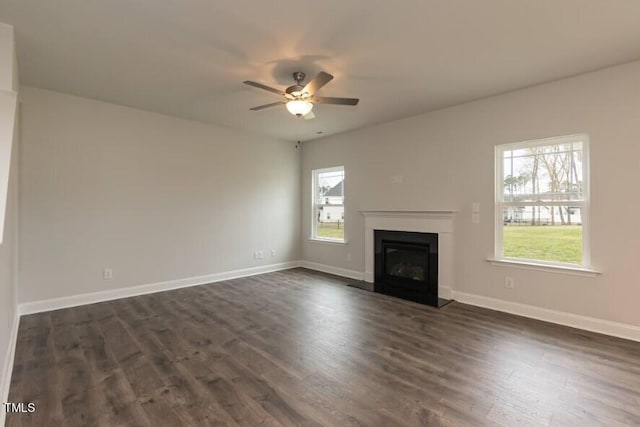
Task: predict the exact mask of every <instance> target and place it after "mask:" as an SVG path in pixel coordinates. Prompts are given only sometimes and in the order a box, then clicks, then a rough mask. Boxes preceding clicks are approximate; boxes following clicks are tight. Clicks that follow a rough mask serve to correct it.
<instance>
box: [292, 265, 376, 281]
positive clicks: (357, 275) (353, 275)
mask: <svg viewBox="0 0 640 427" xmlns="http://www.w3.org/2000/svg"><path fill="white" fill-rule="evenodd" d="M300 267H303V268H308V269H309V270H316V271H321V272H323V273H329V274H335V275H336V276H341V277H347V278H349V279H354V280H364V273H362V272H361V271H356V270H348V269H346V268H340V267H334V266H332V265H326V264H319V263H317V262H311V261H302V262H301V263H300Z"/></svg>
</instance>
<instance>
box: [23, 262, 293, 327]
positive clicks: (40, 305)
mask: <svg viewBox="0 0 640 427" xmlns="http://www.w3.org/2000/svg"><path fill="white" fill-rule="evenodd" d="M300 265H301V262H300V261H288V262H282V263H279V264H269V265H264V266H260V267H251V268H243V269H241V270H231V271H224V272H221V273H213V274H207V275H204V276H197V277H188V278H186V279H178V280H168V281H166V282H158V283H151V284H147V285H139V286H131V287H127V288H118V289H112V290H108V291H100V292H92V293H88V294H80V295H72V296H68V297H61V298H52V299H47V300H41V301H33V302H26V303H22V304H19V306H18V311H19V313H20V315H25V314H34V313H41V312H44V311H51V310H58V309H61V308H68V307H76V306H79V305H86V304H94V303H97V302H103V301H110V300H114V299H119V298H127V297H133V296H136V295H144V294H152V293H156V292H163V291H169V290H171V289H179V288H186V287H190V286H197V285H205V284H207V283H214V282H220V281H222V280H231V279H237V278H240V277H248V276H255V275H256V274H264V273H270V272H273V271H280V270H288V269H290V268H295V267H300Z"/></svg>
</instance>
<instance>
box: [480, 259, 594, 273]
mask: <svg viewBox="0 0 640 427" xmlns="http://www.w3.org/2000/svg"><path fill="white" fill-rule="evenodd" d="M487 261H489V262H490V263H491V264H493V265H497V266H500V267H514V268H522V269H525V270H537V271H546V272H549V273H561V274H571V275H573V276H583V277H597V276H599V275H600V274H602V272H600V271H597V270H593V269H591V268H586V267H578V266H576V267H573V266H565V265H550V264H542V263H536V262H531V261H519V260H511V259H497V258H487Z"/></svg>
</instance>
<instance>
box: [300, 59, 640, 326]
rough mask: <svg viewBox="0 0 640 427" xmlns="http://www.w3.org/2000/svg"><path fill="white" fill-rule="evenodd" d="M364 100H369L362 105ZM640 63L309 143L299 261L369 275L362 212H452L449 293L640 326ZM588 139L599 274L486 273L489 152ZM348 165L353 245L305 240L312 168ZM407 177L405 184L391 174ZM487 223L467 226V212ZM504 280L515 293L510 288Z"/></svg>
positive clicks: (491, 269) (489, 269)
mask: <svg viewBox="0 0 640 427" xmlns="http://www.w3.org/2000/svg"><path fill="white" fill-rule="evenodd" d="M363 102H366V99H364V97H363ZM639 117H640V62H634V63H631V64H627V65H623V66H618V67H614V68H609V69H606V70H602V71H598V72H594V73H590V74H585V75H581V76H577V77H574V78H570V79H565V80H561V81H558V82H554V83H550V84H546V85H542V86H537V87H532V88H528V89H524V90H521V91H517V92H512V93H508V94H504V95H501V96H496V97H493V98H489V99H484V100H480V101H476V102H473V103H469V104H465V105H460V106H457V107H453V108H448V109H445V110H440V111H436V112H432V113H428V114H424V115H420V116H416V117H412V118H408V119H404V120H400V121H396V122H392V123H386V124H382V125H378V126H375V127H371V128H367V129H362V130H358V131H354V132H350V133H345V134H341V135H337V136H332V137H327V138H323V139H320V140H315V141H313V142H307V143H305V144H304V145H303V156H302V161H303V167H302V173H303V183H302V189H304V190H305V191H303V200H302V202H303V203H302V206H303V213H302V215H303V220H302V224H303V229H302V236H303V259H304V260H306V261H311V262H315V263H320V264H325V265H330V266H333V267H338V268H344V269H349V270H355V271H359V272H362V271H364V221H363V217H362V215H361V214H360V213H359V212H358V210H360V209H376V208H378V209H434V210H440V209H454V210H458V211H459V212H458V214H457V217H456V231H455V235H456V237H455V246H456V259H455V272H456V273H455V274H456V276H455V284H454V289H456V290H458V291H461V292H466V293H470V294H475V295H481V296H485V297H491V298H497V299H501V300H507V301H514V302H518V303H521V304H528V305H533V306H537V307H543V308H547V309H552V310H558V311H562V312H567V313H573V314H578V315H583V316H589V317H595V318H599V319H607V320H611V321H616V322H622V323H626V324H631V325H640V309H638V301H640V286H638V277H640V262H638V261H639V258H638V255H639V254H640V221H639V220H638V215H639V214H640V199H638V198H637V197H636V195H637V188H636V187H637V185H638V183H639V182H640V176H639V173H640V120H639ZM581 132H586V133H588V134H589V135H590V138H591V145H590V149H591V195H592V199H591V205H592V214H591V221H592V230H591V247H592V250H591V253H592V261H593V265H594V267H595V268H597V269H599V270H602V271H603V273H604V274H602V275H601V276H599V277H596V278H587V277H576V276H570V275H565V274H558V273H548V272H541V271H529V270H522V269H514V268H507V267H500V266H494V265H491V264H490V263H488V262H487V261H486V259H487V257H489V256H491V255H492V254H493V244H494V241H493V233H494V222H493V218H494V216H493V210H492V209H493V207H492V205H493V194H494V189H493V188H494V167H493V163H494V146H495V145H496V144H502V143H508V142H516V141H524V140H531V139H537V138H543V137H550V136H558V135H568V134H575V133H581ZM337 165H344V166H345V175H346V181H345V195H346V201H345V204H346V213H345V220H346V223H345V232H346V239H347V241H348V244H347V245H345V246H337V245H327V244H323V243H316V242H312V241H309V240H307V239H306V237H307V236H308V235H309V230H310V219H311V211H310V207H311V199H310V194H309V193H310V191H306V190H308V189H310V188H311V181H310V180H311V170H312V169H315V168H325V167H330V166H337ZM394 175H401V176H402V177H403V180H402V183H401V184H392V182H391V176H394ZM474 201H478V202H480V204H481V223H480V224H479V225H474V224H472V223H471V204H472V202H474ZM506 275H509V276H512V277H514V278H515V281H516V282H515V283H516V288H515V289H514V290H507V289H505V287H504V277H505V276H506Z"/></svg>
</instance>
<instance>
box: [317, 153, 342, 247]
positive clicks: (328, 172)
mask: <svg viewBox="0 0 640 427" xmlns="http://www.w3.org/2000/svg"><path fill="white" fill-rule="evenodd" d="M312 191H313V219H312V221H311V224H312V225H311V227H312V230H311V238H312V239H319V240H329V241H337V242H344V167H343V166H337V167H333V168H326V169H316V170H314V171H313V190H312Z"/></svg>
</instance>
